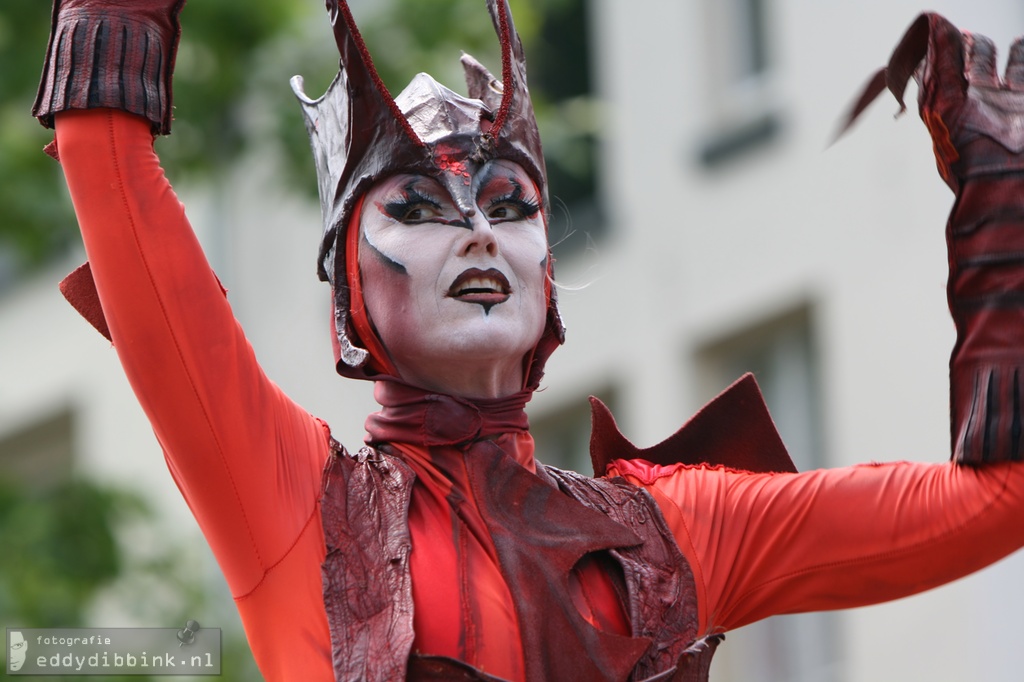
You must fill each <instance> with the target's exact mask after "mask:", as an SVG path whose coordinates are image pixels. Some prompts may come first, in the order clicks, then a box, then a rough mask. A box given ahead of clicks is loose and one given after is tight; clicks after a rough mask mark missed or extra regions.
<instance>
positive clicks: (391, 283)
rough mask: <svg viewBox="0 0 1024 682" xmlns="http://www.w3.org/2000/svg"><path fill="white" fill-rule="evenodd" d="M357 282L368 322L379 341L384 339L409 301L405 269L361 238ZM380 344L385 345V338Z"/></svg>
mask: <svg viewBox="0 0 1024 682" xmlns="http://www.w3.org/2000/svg"><path fill="white" fill-rule="evenodd" d="M359 279H360V281H361V283H362V289H363V301H364V303H365V304H366V310H367V312H368V313H369V317H370V321H371V322H372V323H373V325H374V326H375V327H376V328H377V331H378V333H379V334H380V335H381V336H382V337H384V336H387V332H388V330H389V329H391V328H392V327H393V323H394V321H395V320H396V319H397V318H398V317H399V316H400V314H401V311H402V310H403V309H404V308H405V307H406V303H407V301H408V300H409V295H410V292H411V285H410V277H409V272H408V269H407V268H406V267H405V264H404V263H403V262H402V261H401V260H399V259H398V257H397V256H396V255H395V254H389V253H388V249H387V248H383V249H381V248H377V247H375V246H374V245H373V244H371V243H370V242H369V241H368V240H367V239H366V235H364V236H363V239H361V240H360V243H359ZM381 340H382V341H383V342H384V344H385V345H387V343H388V339H387V338H382V339H381Z"/></svg>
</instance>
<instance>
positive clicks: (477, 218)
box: [359, 160, 548, 398]
mask: <svg viewBox="0 0 1024 682" xmlns="http://www.w3.org/2000/svg"><path fill="white" fill-rule="evenodd" d="M472 192H473V196H474V197H475V200H476V205H477V210H476V212H475V213H474V214H473V215H469V216H467V215H462V214H461V213H460V212H459V210H458V209H457V208H456V206H455V203H454V202H453V201H452V198H451V196H450V195H449V194H448V192H447V191H446V190H445V189H444V187H443V186H442V185H441V184H440V183H439V182H438V181H437V180H435V179H433V178H431V177H429V176H424V175H396V176H393V177H390V178H388V179H386V180H383V181H381V182H379V183H377V184H376V185H374V186H373V187H372V188H371V189H370V191H369V192H368V193H367V195H366V200H365V201H364V202H363V212H362V216H361V220H360V230H361V238H360V240H359V270H360V275H361V278H362V287H363V299H364V301H365V303H366V308H367V312H368V313H369V316H370V319H371V321H372V322H373V324H374V327H375V328H376V330H377V333H378V335H379V336H380V339H381V341H382V342H383V344H384V347H385V348H386V349H387V351H388V353H389V354H390V356H391V359H392V360H393V361H394V363H395V365H396V367H397V368H398V371H399V374H401V376H402V378H403V379H405V380H406V381H408V382H410V383H413V384H415V385H418V386H420V387H422V388H426V389H429V390H436V391H443V392H445V393H450V394H453V395H461V396H464V397H477V398H480V397H496V396H498V395H508V394H510V393H514V392H516V391H519V390H521V389H522V385H523V357H524V356H525V355H526V353H528V352H529V351H530V350H531V349H532V348H533V347H534V346H535V345H536V344H537V341H538V340H539V339H540V336H541V333H542V332H543V330H544V323H545V319H546V312H547V297H546V295H545V279H546V276H547V257H548V247H547V237H546V234H545V227H544V220H543V216H542V215H541V212H540V210H539V203H540V197H539V195H538V193H537V190H536V187H535V186H534V184H533V181H532V180H531V179H530V176H529V175H527V173H526V171H524V170H523V168H522V167H521V166H519V165H518V164H516V163H513V162H510V161H505V160H498V161H491V162H489V163H487V164H486V165H484V166H483V167H482V168H481V169H480V170H479V171H478V172H477V173H476V174H475V175H474V176H473V177H472Z"/></svg>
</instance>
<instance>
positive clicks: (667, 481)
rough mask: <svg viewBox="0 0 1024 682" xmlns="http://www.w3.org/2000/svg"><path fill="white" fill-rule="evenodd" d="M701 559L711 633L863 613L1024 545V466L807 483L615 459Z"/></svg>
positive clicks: (858, 473)
mask: <svg viewBox="0 0 1024 682" xmlns="http://www.w3.org/2000/svg"><path fill="white" fill-rule="evenodd" d="M613 466H614V469H613V471H612V472H611V473H613V474H615V473H619V474H623V475H626V476H627V477H628V478H630V480H632V481H633V482H634V483H636V484H638V485H643V486H644V487H646V488H647V489H648V490H650V491H651V493H652V494H653V495H654V497H655V499H656V500H657V502H658V504H659V506H660V507H661V509H662V510H663V512H664V514H665V517H666V520H667V521H668V523H669V526H670V527H671V528H672V531H673V533H674V535H675V537H676V540H677V542H678V543H679V546H680V549H681V550H682V551H683V554H684V555H685V556H686V557H687V559H688V560H689V561H690V562H691V564H692V566H693V569H694V577H695V578H696V580H697V585H698V600H699V610H700V614H699V616H700V623H701V627H702V632H703V633H705V634H707V633H712V632H723V631H726V630H731V629H734V628H737V627H740V626H743V625H746V624H749V623H752V622H754V621H756V620H760V619H762V618H766V617H768V616H771V615H775V614H780V613H796V612H801V611H819V610H826V609H839V608H851V607H855V606H864V605H866V604H872V603H877V602H882V601H887V600H890V599H897V598H899V597H904V596H908V595H911V594H914V593H917V592H921V591H923V590H927V589H930V588H932V587H936V586H938V585H941V584H943V583H946V582H949V581H951V580H955V579H957V578H959V577H962V576H964V575H967V574H968V573H971V572H973V571H976V570H978V569H980V568H982V567H984V566H987V565H988V564H990V563H992V562H994V561H996V560H998V559H1000V558H1002V557H1004V556H1006V555H1007V554H1009V553H1010V552H1012V551H1014V550H1016V549H1017V548H1019V547H1021V546H1022V545H1024V524H1021V523H1020V519H1021V517H1022V515H1024V464H1017V463H1006V464H993V465H988V466H985V467H978V468H973V467H964V466H958V465H956V464H952V463H946V464H920V463H909V462H895V463H887V464H866V465H861V466H854V467H848V468H842V469H829V470H820V471H810V472H806V473H800V474H754V473H749V472H742V471H734V470H730V469H725V468H721V467H718V468H709V467H688V466H683V465H676V466H673V467H657V466H653V465H647V464H645V463H643V462H637V461H622V460H619V461H616V462H615V463H614V464H613Z"/></svg>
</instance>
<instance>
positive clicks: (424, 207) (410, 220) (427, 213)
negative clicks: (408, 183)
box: [384, 199, 441, 225]
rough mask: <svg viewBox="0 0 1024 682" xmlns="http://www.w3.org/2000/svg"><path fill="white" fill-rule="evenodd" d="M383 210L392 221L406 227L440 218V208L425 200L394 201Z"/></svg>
mask: <svg viewBox="0 0 1024 682" xmlns="http://www.w3.org/2000/svg"><path fill="white" fill-rule="evenodd" d="M384 210H385V211H386V212H387V214H388V215H389V216H391V218H393V219H394V220H396V221H398V222H400V223H405V224H407V225H415V224H417V223H426V222H430V221H431V220H436V219H437V218H439V217H440V216H441V207H440V206H439V205H438V204H437V203H435V202H433V201H430V200H426V199H420V200H415V201H396V202H393V203H389V204H387V205H386V206H385V207H384Z"/></svg>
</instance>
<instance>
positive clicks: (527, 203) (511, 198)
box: [484, 177, 540, 223]
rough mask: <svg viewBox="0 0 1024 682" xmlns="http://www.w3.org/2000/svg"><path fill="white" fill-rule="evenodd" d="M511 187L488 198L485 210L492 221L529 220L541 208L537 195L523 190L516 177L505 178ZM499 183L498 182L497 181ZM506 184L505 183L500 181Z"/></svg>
mask: <svg viewBox="0 0 1024 682" xmlns="http://www.w3.org/2000/svg"><path fill="white" fill-rule="evenodd" d="M504 180H505V181H506V182H507V183H508V185H509V186H510V187H511V189H510V190H508V191H506V192H504V193H503V194H499V195H498V196H495V197H493V198H490V199H488V200H487V203H486V206H485V207H484V208H485V211H486V213H487V219H488V220H489V221H491V222H492V223H501V222H508V221H514V220H528V219H530V218H533V217H534V216H535V215H537V212H538V211H539V210H540V203H539V202H538V201H537V199H536V197H534V196H532V193H531V195H527V194H526V193H525V192H524V191H523V185H522V184H521V183H520V182H519V180H518V179H517V178H515V177H508V178H504ZM495 184H497V183H495ZM500 184H502V185H504V184H505V183H504V182H502V183H500Z"/></svg>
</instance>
